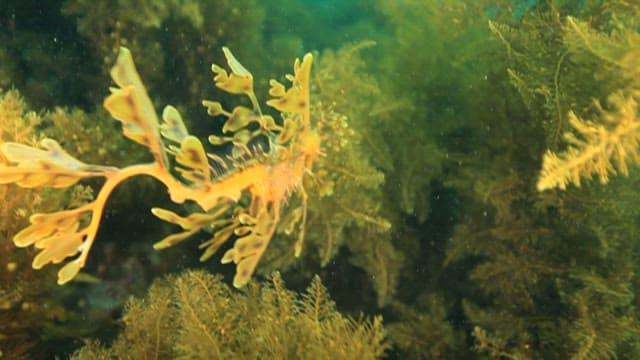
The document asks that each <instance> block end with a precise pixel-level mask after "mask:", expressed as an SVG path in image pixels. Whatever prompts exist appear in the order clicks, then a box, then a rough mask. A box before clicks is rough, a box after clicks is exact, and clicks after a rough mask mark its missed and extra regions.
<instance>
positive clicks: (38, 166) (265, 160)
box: [0, 48, 320, 287]
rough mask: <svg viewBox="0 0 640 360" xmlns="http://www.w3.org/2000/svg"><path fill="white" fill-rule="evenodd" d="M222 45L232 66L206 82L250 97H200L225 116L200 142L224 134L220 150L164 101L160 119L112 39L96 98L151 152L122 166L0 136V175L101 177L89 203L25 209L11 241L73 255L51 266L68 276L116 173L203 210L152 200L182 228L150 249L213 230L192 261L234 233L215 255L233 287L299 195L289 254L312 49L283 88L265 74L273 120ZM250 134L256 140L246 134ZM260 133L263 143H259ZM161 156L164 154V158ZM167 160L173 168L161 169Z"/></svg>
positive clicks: (52, 258) (310, 140)
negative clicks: (106, 77)
mask: <svg viewBox="0 0 640 360" xmlns="http://www.w3.org/2000/svg"><path fill="white" fill-rule="evenodd" d="M223 51H224V55H225V57H226V59H227V63H228V65H229V68H230V69H231V73H228V72H227V71H226V70H225V69H224V68H222V67H220V66H217V65H213V66H212V70H213V72H214V73H215V77H214V82H215V85H216V86H217V87H218V88H220V89H221V90H223V91H226V92H229V93H231V94H237V95H245V96H247V97H249V99H250V101H251V104H252V107H253V108H252V109H249V108H247V107H244V106H236V107H235V108H234V109H233V110H231V111H226V110H225V109H224V108H223V107H222V104H220V103H219V102H216V101H208V100H206V101H204V102H203V105H204V106H205V107H206V108H207V109H208V112H209V114H210V115H212V116H216V117H222V118H224V119H225V123H224V126H223V133H224V134H223V136H216V135H211V136H209V142H210V143H211V145H213V146H220V145H225V144H227V143H231V144H232V145H233V150H232V155H231V156H229V157H227V158H223V157H221V156H219V155H217V154H215V153H207V152H206V151H205V148H204V146H203V144H202V143H201V142H200V140H199V139H198V138H197V137H195V136H193V135H190V134H189V132H188V130H187V127H186V126H185V124H184V122H183V121H182V117H181V115H180V113H179V112H178V110H177V109H175V108H174V107H173V106H170V105H169V106H166V107H165V108H164V110H163V112H162V122H160V120H159V117H158V115H157V114H156V112H155V109H154V108H153V103H152V102H151V100H150V99H149V96H148V94H147V91H146V89H145V87H144V85H143V83H142V80H141V79H140V76H139V75H138V72H137V70H136V67H135V65H134V62H133V58H132V56H131V53H130V52H129V50H128V49H126V48H121V50H120V54H119V55H118V59H117V61H116V63H115V65H114V66H113V68H112V70H111V77H112V78H113V80H114V81H115V83H116V84H117V85H118V87H117V88H112V89H111V95H109V96H108V97H107V98H106V99H105V101H104V107H105V108H106V109H107V110H108V111H109V112H110V113H111V115H112V116H113V117H114V118H115V119H117V120H119V121H120V122H122V128H123V132H124V135H125V136H126V137H127V138H129V139H131V140H133V141H135V142H137V143H139V144H141V145H143V146H146V147H147V148H148V149H149V151H150V152H151V154H152V155H153V158H154V161H153V162H152V163H148V164H134V165H131V166H128V167H125V168H122V169H120V168H116V167H110V166H101V165H90V164H86V163H83V162H81V161H79V160H77V159H76V158H74V157H73V156H71V155H70V154H69V153H67V152H65V151H64V150H63V149H62V148H61V147H60V145H59V144H58V143H57V142H56V141H55V140H52V139H44V140H42V142H41V143H40V148H36V147H31V146H27V145H23V144H18V143H12V142H8V143H4V144H2V145H0V155H3V156H4V157H5V158H6V159H7V161H8V163H7V164H0V184H9V183H14V184H17V185H19V186H21V187H26V188H35V187H53V188H65V187H69V186H71V185H73V184H75V183H76V182H78V181H80V180H83V179H87V178H94V177H101V178H104V179H105V181H104V184H103V185H102V188H101V189H100V190H99V192H98V194H97V196H96V198H95V200H93V201H92V202H90V203H88V204H84V205H82V206H80V207H78V208H75V209H69V210H63V211H58V212H54V213H48V214H34V215H32V216H31V217H30V223H31V225H30V226H28V227H27V228H25V229H24V230H22V231H21V232H19V233H18V234H17V235H15V237H14V239H13V241H14V243H15V245H16V246H19V247H26V246H31V245H33V246H34V247H36V248H37V249H39V250H40V252H39V253H38V255H37V256H36V257H35V259H34V260H33V267H34V268H36V269H39V268H41V267H42V266H44V265H47V264H49V263H60V262H63V261H66V260H67V258H69V257H72V256H75V258H74V259H73V260H71V261H68V262H67V263H66V264H65V265H64V266H63V267H62V269H61V270H60V271H59V272H58V283H59V284H64V283H66V282H68V281H70V280H71V279H73V278H74V277H75V276H76V275H77V274H78V272H79V271H80V269H81V268H82V267H83V266H84V265H85V263H86V260H87V256H88V254H89V251H90V249H91V246H92V244H93V241H94V240H95V238H96V235H97V233H98V228H99V226H100V219H101V217H102V212H103V210H104V207H105V205H106V202H107V200H108V198H109V196H110V194H111V192H112V191H113V189H114V188H115V187H116V186H118V185H119V184H120V183H121V182H123V181H124V180H126V179H128V178H130V177H132V176H137V175H148V176H151V177H154V178H155V179H157V180H158V181H160V182H161V183H162V184H164V186H165V187H166V188H167V191H168V192H169V195H170V197H171V200H172V201H174V202H175V203H183V202H185V201H187V200H190V201H193V202H195V203H196V204H198V205H199V206H200V208H201V209H202V210H203V212H201V213H199V212H196V213H192V214H189V215H187V216H180V215H178V214H175V213H173V212H171V211H168V210H165V209H160V208H153V209H152V213H153V214H154V215H156V216H157V217H158V218H160V219H162V220H165V221H168V222H171V223H174V224H176V225H178V226H180V227H181V228H182V229H183V230H184V231H182V232H179V233H177V234H173V235H169V236H168V237H166V238H165V239H163V240H161V241H160V242H158V243H156V244H155V245H154V248H156V249H163V248H166V247H169V246H171V245H174V244H176V243H178V242H180V241H182V240H184V239H186V238H188V237H189V236H191V235H193V234H195V233H196V232H198V231H200V230H202V229H204V228H206V229H209V230H213V236H212V238H211V239H209V240H208V241H205V242H204V243H202V244H201V245H200V248H202V249H204V254H203V255H202V257H201V260H206V259H208V258H209V257H211V255H213V253H215V252H216V250H218V248H219V247H220V246H221V245H222V244H223V243H224V242H226V241H227V240H229V239H230V238H232V236H235V237H236V238H237V240H236V242H235V243H234V246H233V248H231V249H230V250H228V251H227V252H226V253H225V254H224V256H223V258H222V262H223V263H228V262H233V263H235V264H236V267H237V269H236V270H237V271H236V276H235V278H234V282H233V283H234V286H236V287H241V286H243V285H245V284H246V283H247V282H248V281H249V280H250V278H251V276H252V274H253V273H254V271H255V268H256V266H257V264H258V262H259V261H260V258H261V257H262V254H263V253H264V251H265V250H266V248H267V245H268V244H269V241H270V240H271V238H272V237H273V235H274V233H275V230H276V227H277V225H278V223H279V221H280V216H281V214H280V212H281V208H282V204H284V203H287V201H288V199H289V198H290V197H291V196H294V195H295V196H298V197H299V198H300V201H299V202H298V203H299V208H298V209H294V211H293V213H296V214H299V216H298V217H297V219H296V220H297V223H298V227H297V229H298V239H297V241H296V243H295V245H294V246H295V249H294V250H295V251H294V253H295V255H296V256H297V255H299V254H300V251H301V247H302V241H303V239H304V223H305V221H306V213H307V195H306V193H305V191H304V188H303V177H304V176H305V175H306V174H308V173H310V172H311V167H312V165H313V163H314V161H315V160H316V159H317V157H318V156H319V155H320V137H319V136H318V135H317V134H316V133H315V131H314V130H313V129H312V128H311V125H310V119H309V114H310V111H309V104H310V100H309V73H310V71H311V64H312V62H313V57H312V55H311V54H307V55H305V57H304V58H303V60H302V61H300V60H296V61H295V64H294V75H289V76H288V77H287V78H288V79H289V80H290V81H291V86H290V87H289V88H286V87H285V86H284V85H282V84H280V83H278V82H277V81H275V80H272V81H271V90H270V94H271V95H272V96H273V99H271V100H269V101H268V102H267V105H269V106H271V107H273V108H275V109H276V110H278V111H280V112H281V115H282V121H281V122H279V123H277V122H276V121H275V120H274V119H273V118H272V117H271V116H265V115H262V113H261V111H260V107H259V104H258V100H257V98H256V96H255V94H254V90H253V76H252V75H251V73H250V72H249V71H248V70H247V69H245V68H244V66H242V64H240V62H238V60H237V59H236V58H235V57H234V56H233V54H232V53H231V51H230V50H229V49H227V48H223ZM279 124H282V125H279ZM257 137H261V138H262V139H263V140H264V141H262V142H260V141H252V140H254V139H255V138H257ZM265 141H266V142H267V143H268V145H267V146H268V148H267V149H262V147H261V146H260V145H259V144H261V143H264V142H265ZM170 157H172V158H173V160H174V161H173V162H172V161H169V159H170ZM172 163H175V169H170V168H169V166H170V164H172ZM176 174H177V175H176ZM243 196H245V197H248V198H249V201H248V203H247V202H245V201H242V202H240V201H239V200H240V199H241V197H243Z"/></svg>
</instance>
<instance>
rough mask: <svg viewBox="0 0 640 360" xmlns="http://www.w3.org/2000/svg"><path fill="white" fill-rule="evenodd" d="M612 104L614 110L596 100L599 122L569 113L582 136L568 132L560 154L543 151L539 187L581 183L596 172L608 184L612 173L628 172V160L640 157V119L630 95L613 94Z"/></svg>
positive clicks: (575, 127)
mask: <svg viewBox="0 0 640 360" xmlns="http://www.w3.org/2000/svg"><path fill="white" fill-rule="evenodd" d="M609 104H610V105H611V107H612V108H613V110H612V111H609V110H605V109H603V108H602V106H601V105H600V104H599V103H596V105H597V107H598V110H599V112H600V113H601V117H602V120H603V121H601V122H600V123H596V122H593V121H588V120H583V119H581V118H579V117H578V116H576V115H575V114H574V113H573V112H570V113H569V123H570V124H571V126H572V127H573V128H574V129H575V130H576V132H577V133H578V135H579V136H576V135H574V134H573V133H571V132H567V133H565V134H564V138H565V140H567V142H568V143H569V146H568V148H567V150H566V151H565V152H563V153H561V154H556V153H554V152H552V151H547V153H546V154H545V155H544V158H543V160H542V171H541V172H540V178H539V179H538V184H537V188H538V191H544V190H547V189H553V188H560V189H562V190H564V189H565V188H566V187H567V185H568V184H569V183H572V184H574V185H575V186H578V187H579V186H580V180H581V178H582V177H591V176H593V175H594V174H597V176H598V179H599V180H600V183H602V184H605V183H607V182H608V181H609V175H610V174H615V173H616V171H619V172H620V173H622V174H623V175H628V173H629V168H628V164H629V163H638V162H639V161H640V152H639V150H640V119H639V118H638V113H637V111H638V103H637V101H636V99H635V98H634V97H633V96H631V95H628V96H624V95H622V94H613V95H611V96H610V97H609Z"/></svg>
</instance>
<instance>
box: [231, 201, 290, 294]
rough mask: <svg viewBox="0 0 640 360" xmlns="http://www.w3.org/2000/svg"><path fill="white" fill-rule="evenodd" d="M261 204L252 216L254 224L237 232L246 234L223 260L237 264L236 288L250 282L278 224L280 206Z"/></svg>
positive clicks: (234, 282) (234, 279)
mask: <svg viewBox="0 0 640 360" xmlns="http://www.w3.org/2000/svg"><path fill="white" fill-rule="evenodd" d="M260 206H261V207H260V208H259V209H258V211H257V212H258V214H257V215H256V217H255V218H254V219H253V218H252V221H251V223H252V224H250V225H246V228H247V229H243V230H242V231H240V232H237V233H236V235H241V234H243V235H244V236H240V237H239V238H238V240H236V242H235V243H234V244H233V248H232V249H229V250H227V252H226V253H225V254H224V256H223V257H222V260H221V262H222V263H223V264H227V263H230V262H233V263H235V264H236V275H235V276H234V278H233V286H235V287H236V288H241V287H243V286H244V285H246V283H247V282H249V280H250V279H251V276H252V275H253V273H254V272H255V270H256V266H257V265H258V262H259V261H260V258H262V254H264V251H265V250H266V249H267V246H268V245H269V241H271V238H272V237H273V234H274V232H275V229H276V227H277V225H278V220H279V218H280V213H279V209H278V207H277V206H268V205H267V204H266V203H264V204H260ZM243 228H244V227H243Z"/></svg>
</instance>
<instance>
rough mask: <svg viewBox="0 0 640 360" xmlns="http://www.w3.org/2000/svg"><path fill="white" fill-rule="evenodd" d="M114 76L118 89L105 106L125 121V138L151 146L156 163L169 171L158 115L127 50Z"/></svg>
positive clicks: (114, 115) (120, 55)
mask: <svg viewBox="0 0 640 360" xmlns="http://www.w3.org/2000/svg"><path fill="white" fill-rule="evenodd" d="M111 77H112V78H113V80H114V81H115V82H116V84H118V86H119V88H117V89H114V88H112V89H111V95H109V96H108V97H107V98H106V99H105V101H104V107H105V108H106V109H107V110H108V111H109V113H111V116H113V117H114V118H115V119H117V120H119V121H121V122H122V127H123V132H124V135H125V136H126V137H128V138H129V139H131V140H133V141H135V142H137V143H139V144H142V145H144V146H146V147H148V148H149V150H150V151H151V153H152V154H153V157H154V158H155V160H156V161H157V162H158V163H159V164H161V165H162V166H163V167H164V168H166V167H167V158H166V154H165V150H164V147H163V144H162V141H161V139H160V132H159V125H158V115H157V114H156V111H155V110H154V108H153V104H152V103H151V99H149V95H147V90H146V88H145V87H144V84H143V83H142V80H141V79H140V75H138V71H137V70H136V67H135V65H134V63H133V58H132V57H131V52H129V50H128V49H126V48H120V54H119V55H118V59H117V60H116V63H115V65H114V66H113V68H112V69H111Z"/></svg>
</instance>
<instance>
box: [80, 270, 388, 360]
mask: <svg viewBox="0 0 640 360" xmlns="http://www.w3.org/2000/svg"><path fill="white" fill-rule="evenodd" d="M245 289H246V290H244V291H243V292H237V291H234V290H233V289H231V288H229V287H228V286H227V285H225V284H224V283H223V282H222V281H221V278H220V277H219V276H215V275H211V274H208V273H206V272H203V271H186V272H184V273H182V274H180V275H177V276H175V275H173V276H166V277H164V278H161V279H158V280H156V281H155V282H154V284H153V285H152V286H151V288H150V289H149V292H148V294H147V296H146V297H145V298H143V299H131V300H130V301H129V302H128V303H127V305H126V308H125V314H124V316H123V325H124V329H123V330H122V332H121V333H120V334H119V336H118V337H117V339H116V340H115V341H114V342H113V343H112V344H111V345H110V346H108V347H105V346H103V345H100V344H99V343H97V342H91V343H89V344H87V345H86V346H85V347H84V348H82V349H80V350H79V351H77V352H76V353H75V354H74V355H73V357H72V358H73V359H109V358H114V357H115V358H133V359H148V358H155V359H174V358H190V359H220V358H228V357H231V358H236V359H261V358H273V359H286V358H295V359H353V358H358V359H377V358H381V357H382V356H383V354H384V352H385V350H386V349H387V347H388V343H387V341H386V340H385V331H384V328H383V326H382V321H381V318H380V317H374V318H372V319H363V318H356V319H354V318H350V317H346V316H343V315H341V314H340V313H339V312H338V311H337V310H336V307H335V304H334V303H333V301H332V300H331V298H330V296H329V294H328V292H327V290H326V288H325V287H324V286H323V285H322V283H321V281H320V278H319V277H317V276H316V277H315V278H314V279H313V280H312V281H311V284H310V285H309V286H308V288H307V290H306V291H305V292H304V293H303V294H302V295H301V296H297V295H296V294H295V293H293V292H292V291H290V290H287V289H286V288H285V287H284V283H283V281H282V279H281V278H280V276H279V274H278V273H275V274H274V275H273V276H272V278H271V280H270V281H269V282H267V283H263V284H260V283H256V282H254V283H252V284H250V285H248V286H247V287H246V288H245Z"/></svg>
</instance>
